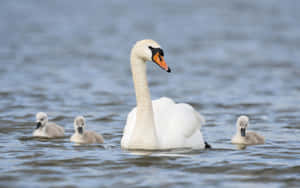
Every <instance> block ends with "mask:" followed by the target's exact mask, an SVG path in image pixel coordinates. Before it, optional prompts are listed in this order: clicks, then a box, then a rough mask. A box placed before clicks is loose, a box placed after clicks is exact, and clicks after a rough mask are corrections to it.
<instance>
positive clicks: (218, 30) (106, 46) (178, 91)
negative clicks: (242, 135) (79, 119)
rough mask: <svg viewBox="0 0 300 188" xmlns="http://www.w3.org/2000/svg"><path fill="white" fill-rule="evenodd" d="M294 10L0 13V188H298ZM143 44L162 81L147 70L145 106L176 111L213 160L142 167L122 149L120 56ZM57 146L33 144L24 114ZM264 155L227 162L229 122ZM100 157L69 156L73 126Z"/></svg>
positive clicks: (151, 162)
mask: <svg viewBox="0 0 300 188" xmlns="http://www.w3.org/2000/svg"><path fill="white" fill-rule="evenodd" d="M299 8H300V2H299V1H296V0H289V1H279V0H265V1H260V0H252V1H238V0H229V1H218V0H203V1H192V0H186V1H180V0H168V1H167V0H166V1H159V0H153V1H137V0H136V1H126V0H112V1H96V0H92V1H67V0H64V1H60V0H56V1H55V0H51V1H49V0H48V1H37V0H28V1H16V0H2V1H0V86H1V87H0V186H1V187H172V188H173V187H204V186H205V187H242V186H243V187H253V186H255V187H266V186H271V187H299V186H300V144H299V143H300V137H299V135H300V113H299V112H300V106H299V103H300V82H299V76H300V62H299V59H300V53H299V49H300V25H299V20H300V12H299ZM144 38H151V39H154V40H156V41H158V42H159V43H160V44H161V46H162V48H163V49H164V51H165V59H166V62H167V63H168V64H169V66H170V67H171V68H172V73H171V74H167V73H165V72H164V71H162V70H160V69H159V68H158V67H157V66H154V65H153V64H152V63H149V64H148V77H149V78H148V79H149V83H150V89H151V95H152V98H153V99H155V98H159V97H161V96H168V97H171V98H173V99H174V100H175V101H177V102H187V103H190V104H192V105H193V106H194V108H195V109H196V110H198V111H199V112H201V113H202V114H203V115H204V116H205V117H206V120H207V123H206V125H205V126H204V127H203V128H202V132H203V134H204V137H205V139H206V140H207V141H208V142H209V143H210V144H211V145H212V147H213V149H212V150H205V151H190V152H187V153H178V152H176V151H173V152H166V153H156V154H152V155H150V156H142V155H133V154H131V153H129V152H127V151H123V150H121V148H120V139H121V136H122V131H123V127H124V125H125V121H126V117H127V114H128V112H129V111H130V110H131V109H132V108H133V107H134V106H135V94H134V89H133V84H132V78H131V73H130V66H129V53H130V49H131V47H132V45H133V44H134V43H135V41H137V40H141V39H144ZM38 111H45V112H47V113H48V115H49V119H50V120H51V121H55V122H57V123H58V124H60V125H62V126H64V128H65V129H66V135H67V137H66V138H64V139H54V140H38V139H33V138H32V137H31V135H32V131H33V130H34V127H35V123H34V121H35V113H36V112H38ZM241 114H246V115H248V116H249V117H250V129H252V130H255V131H257V132H259V133H261V134H262V135H264V136H265V137H266V144H265V145H260V146H252V147H248V148H246V149H245V150H238V149H237V148H236V146H234V145H232V144H231V143H230V139H231V137H232V136H233V134H234V133H235V121H236V118H237V117H238V116H239V115H241ZM77 115H84V116H85V117H86V118H87V124H88V128H89V129H91V130H95V131H97V132H99V133H102V134H103V135H104V138H105V140H106V143H105V144H104V145H92V146H79V147H78V146H74V145H73V144H72V143H70V142H69V138H68V137H69V136H70V135H71V134H72V133H73V118H74V117H75V116H77Z"/></svg>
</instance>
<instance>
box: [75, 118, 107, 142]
mask: <svg viewBox="0 0 300 188" xmlns="http://www.w3.org/2000/svg"><path fill="white" fill-rule="evenodd" d="M85 127H86V125H85V119H84V117H83V116H78V117H76V118H75V120H74V129H75V133H74V134H73V135H72V136H71V138H70V140H71V142H75V143H77V144H96V143H98V144H102V143H104V139H103V137H102V136H101V135H99V134H97V133H96V132H94V131H88V130H85Z"/></svg>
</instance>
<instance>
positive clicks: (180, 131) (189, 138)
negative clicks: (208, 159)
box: [152, 97, 204, 148]
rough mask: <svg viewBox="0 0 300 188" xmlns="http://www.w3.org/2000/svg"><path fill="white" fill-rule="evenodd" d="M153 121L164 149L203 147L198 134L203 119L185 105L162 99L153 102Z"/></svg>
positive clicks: (199, 133) (200, 135)
mask: <svg viewBox="0 0 300 188" xmlns="http://www.w3.org/2000/svg"><path fill="white" fill-rule="evenodd" d="M152 104H153V111H154V120H155V126H156V130H157V135H158V138H159V140H160V143H162V145H164V146H165V147H183V146H185V145H186V146H187V147H190V146H192V147H194V146H198V145H199V148H200V146H202V145H203V138H202V134H201V132H200V128H201V125H202V124H203V123H204V118H203V117H202V116H201V115H200V114H199V113H198V112H197V111H195V110H194V108H193V107H192V106H191V105H189V104H185V103H180V104H176V103H174V102H173V100H171V99H169V98H166V97H163V98H160V99H157V100H154V101H153V103H152Z"/></svg>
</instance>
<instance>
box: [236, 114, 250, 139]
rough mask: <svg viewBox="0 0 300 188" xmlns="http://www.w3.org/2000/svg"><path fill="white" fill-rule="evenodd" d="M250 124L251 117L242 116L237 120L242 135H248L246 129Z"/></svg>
mask: <svg viewBox="0 0 300 188" xmlns="http://www.w3.org/2000/svg"><path fill="white" fill-rule="evenodd" d="M248 124H249V118H248V117H247V116H240V117H239V118H238V120H237V122H236V126H237V129H238V131H239V132H240V133H241V136H246V129H247V127H248Z"/></svg>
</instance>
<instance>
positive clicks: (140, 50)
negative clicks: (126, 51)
mask: <svg viewBox="0 0 300 188" xmlns="http://www.w3.org/2000/svg"><path fill="white" fill-rule="evenodd" d="M131 56H132V57H136V58H139V59H142V60H143V61H144V62H146V61H153V62H154V63H156V64H157V65H158V66H159V67H161V68H162V69H164V70H165V71H167V72H171V69H170V68H169V67H168V65H167V63H166V62H165V60H164V51H163V50H162V49H161V47H160V45H159V44H158V43H157V42H155V41H154V40H150V39H146V40H140V41H137V42H136V43H135V45H134V46H133V48H132V50H131Z"/></svg>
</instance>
